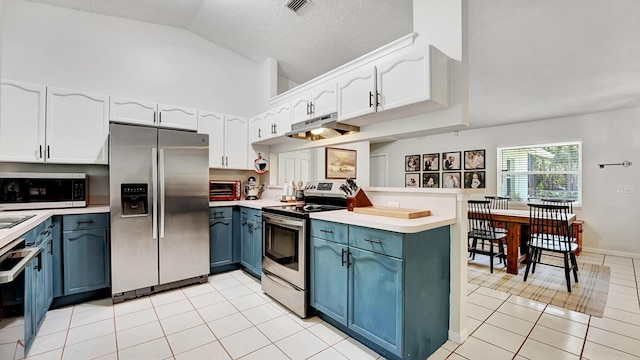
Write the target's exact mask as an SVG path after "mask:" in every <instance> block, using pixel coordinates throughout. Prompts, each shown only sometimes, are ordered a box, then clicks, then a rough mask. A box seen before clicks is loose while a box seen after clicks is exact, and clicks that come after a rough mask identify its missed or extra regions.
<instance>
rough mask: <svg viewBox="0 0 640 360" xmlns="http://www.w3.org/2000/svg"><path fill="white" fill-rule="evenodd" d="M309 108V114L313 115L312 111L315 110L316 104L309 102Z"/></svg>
mask: <svg viewBox="0 0 640 360" xmlns="http://www.w3.org/2000/svg"><path fill="white" fill-rule="evenodd" d="M309 110H310V112H311V115H313V113H315V112H316V105H315V104H314V103H309Z"/></svg>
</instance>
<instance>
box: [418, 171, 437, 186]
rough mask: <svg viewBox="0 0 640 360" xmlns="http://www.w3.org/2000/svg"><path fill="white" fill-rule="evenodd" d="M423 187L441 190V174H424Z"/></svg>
mask: <svg viewBox="0 0 640 360" xmlns="http://www.w3.org/2000/svg"><path fill="white" fill-rule="evenodd" d="M422 187H424V188H439V187H440V173H438V172H435V173H422Z"/></svg>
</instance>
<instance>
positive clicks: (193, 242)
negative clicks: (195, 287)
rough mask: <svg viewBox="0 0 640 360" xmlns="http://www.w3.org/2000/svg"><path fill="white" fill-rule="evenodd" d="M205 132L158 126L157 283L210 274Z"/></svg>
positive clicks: (207, 149) (206, 137) (206, 136)
mask: <svg viewBox="0 0 640 360" xmlns="http://www.w3.org/2000/svg"><path fill="white" fill-rule="evenodd" d="M208 146H209V137H208V135H203V134H196V133H189V132H182V131H173V130H158V154H159V156H158V158H159V161H158V174H159V179H158V183H159V188H160V189H159V193H161V194H163V196H161V197H160V199H159V203H160V204H159V209H161V210H162V211H160V217H159V221H158V223H159V224H158V225H159V227H160V230H159V241H158V242H159V258H160V283H168V282H173V281H178V280H182V279H188V278H192V277H196V276H200V275H207V274H209V148H208Z"/></svg>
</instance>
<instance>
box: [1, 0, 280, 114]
mask: <svg viewBox="0 0 640 360" xmlns="http://www.w3.org/2000/svg"><path fill="white" fill-rule="evenodd" d="M2 2H3V3H4V12H5V17H4V20H3V25H4V49H3V52H2V60H3V68H2V76H3V77H4V78H7V79H14V80H22V81H27V82H33V83H41V84H45V85H51V86H58V87H66V88H72V89H78V90H86V91H90V92H97V93H104V94H108V95H118V96H123V97H130V98H134V99H141V100H150V101H155V102H160V103H168V104H174V105H182V106H188V107H195V108H202V109H207V110H213V111H218V112H224V113H231V114H236V115H242V116H253V115H256V114H258V113H259V112H260V111H262V110H263V109H266V108H267V106H268V104H267V100H268V97H269V94H267V93H266V91H267V90H266V89H267V87H266V86H264V85H263V84H260V83H261V82H262V79H265V78H266V76H265V75H264V74H262V73H263V72H264V69H266V68H267V67H265V66H261V65H260V64H255V63H253V62H251V61H249V60H247V59H245V58H243V57H241V56H239V55H236V54H234V53H232V52H230V51H228V50H226V49H223V48H222V47H219V46H217V45H215V44H213V43H211V42H209V41H207V40H204V39H203V38H200V37H198V36H197V35H194V34H193V33H191V32H189V31H186V30H181V29H177V28H172V27H168V26H161V25H155V24H150V23H144V22H139V21H133V20H128V19H122V18H116V17H111V16H104V15H98V14H92V13H85V12H80V11H75V10H70V9H64V8H59V7H54V6H49V5H42V4H36V3H31V2H27V1H23V0H3V1H2ZM261 85H263V86H261Z"/></svg>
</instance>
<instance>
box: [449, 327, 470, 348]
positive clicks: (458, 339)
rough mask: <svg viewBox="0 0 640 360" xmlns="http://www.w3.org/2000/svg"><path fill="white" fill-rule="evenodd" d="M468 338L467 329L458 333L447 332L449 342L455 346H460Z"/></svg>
mask: <svg viewBox="0 0 640 360" xmlns="http://www.w3.org/2000/svg"><path fill="white" fill-rule="evenodd" d="M468 337H469V330H468V328H464V329H462V330H461V331H460V332H455V331H452V330H449V340H451V341H453V342H454V343H456V344H462V343H463V342H464V341H465V340H467V338H468Z"/></svg>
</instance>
